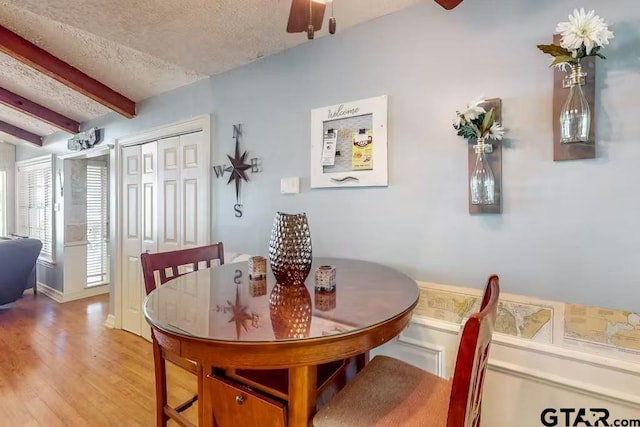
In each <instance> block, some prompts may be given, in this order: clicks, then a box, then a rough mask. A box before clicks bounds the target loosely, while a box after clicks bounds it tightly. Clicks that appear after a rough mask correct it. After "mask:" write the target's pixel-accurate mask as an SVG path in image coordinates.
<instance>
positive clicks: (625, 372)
mask: <svg viewBox="0 0 640 427" xmlns="http://www.w3.org/2000/svg"><path fill="white" fill-rule="evenodd" d="M458 340H459V327H458V326H457V325H455V324H452V323H447V322H442V321H438V320H435V319H431V318H425V317H421V316H414V318H413V320H412V322H411V324H410V326H409V327H408V328H407V329H406V330H405V331H404V332H403V333H402V334H401V335H400V336H399V337H398V338H397V339H396V340H394V341H391V342H389V343H387V344H385V345H384V346H381V347H379V348H377V349H376V350H374V351H372V357H373V356H375V355H376V354H386V355H389V356H393V357H397V358H399V359H402V360H404V361H406V362H408V363H411V364H413V365H416V366H419V367H420V368H422V369H425V370H427V371H429V372H432V373H434V374H438V375H441V376H444V377H449V376H450V375H451V373H452V372H453V365H454V363H455V355H456V353H457V348H458ZM639 362H640V361H639ZM545 408H557V409H560V408H606V409H608V410H609V412H610V415H611V417H610V420H614V419H640V363H638V364H636V363H630V362H626V361H620V360H614V359H609V358H605V357H602V356H599V355H594V354H591V353H588V352H586V351H585V352H582V351H575V350H571V349H566V348H562V347H558V346H554V345H549V344H539V343H536V342H533V341H531V340H526V339H521V338H514V337H510V336H507V335H503V334H494V338H493V344H492V347H491V353H490V358H489V368H488V372H487V376H486V379H485V387H484V397H483V406H482V426H483V427H540V426H542V425H543V424H542V423H541V420H540V414H541V412H542V411H543V410H544V409H545ZM587 414H588V416H591V412H589V411H587ZM558 415H559V422H558V426H564V425H565V420H564V415H563V414H560V413H558ZM594 419H595V418H591V420H592V421H593V420H594ZM571 422H572V423H573V419H572V421H571ZM569 425H572V424H569ZM578 425H585V424H582V423H580V424H578Z"/></svg>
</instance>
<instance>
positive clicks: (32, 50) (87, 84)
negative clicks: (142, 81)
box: [0, 25, 136, 119]
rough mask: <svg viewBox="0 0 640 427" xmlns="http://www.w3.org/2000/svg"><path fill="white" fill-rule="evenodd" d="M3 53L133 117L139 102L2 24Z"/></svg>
mask: <svg viewBox="0 0 640 427" xmlns="http://www.w3.org/2000/svg"><path fill="white" fill-rule="evenodd" d="M0 52H3V53H5V54H7V55H9V56H11V57H12V58H15V59H17V60H18V61H20V62H22V63H24V64H26V65H28V66H30V67H32V68H34V69H36V70H38V71H40V72H41V73H43V74H45V75H47V76H49V77H51V78H52V79H54V80H57V81H59V82H60V83H62V84H64V85H66V86H68V87H70V88H71V89H73V90H75V91H77V92H80V93H81V94H83V95H85V96H88V97H89V98H91V99H93V100H94V101H96V102H98V103H100V104H102V105H104V106H105V107H107V108H110V109H112V110H113V111H115V112H117V113H120V114H122V115H123V116H125V117H127V118H129V119H131V118H133V117H135V115H136V103H135V102H133V101H132V100H130V99H129V98H127V97H125V96H123V95H121V94H119V93H118V92H116V91H114V90H113V89H111V88H109V87H108V86H106V85H104V84H102V83H100V82H99V81H97V80H95V79H94V78H92V77H90V76H88V75H86V74H85V73H83V72H82V71H80V70H78V69H77V68H75V67H73V66H72V65H69V64H67V63H66V62H64V61H62V60H61V59H59V58H56V57H55V56H53V55H52V54H50V53H49V52H47V51H46V50H44V49H41V48H39V47H38V46H36V45H35V44H33V43H31V42H30V41H29V40H26V39H24V38H22V37H20V36H19V35H17V34H16V33H14V32H13V31H11V30H9V29H7V28H5V27H3V26H1V25H0Z"/></svg>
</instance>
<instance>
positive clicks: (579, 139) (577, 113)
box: [560, 64, 591, 144]
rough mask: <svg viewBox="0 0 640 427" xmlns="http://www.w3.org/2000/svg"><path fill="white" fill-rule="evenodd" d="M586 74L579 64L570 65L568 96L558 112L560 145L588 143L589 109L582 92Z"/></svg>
mask: <svg viewBox="0 0 640 427" xmlns="http://www.w3.org/2000/svg"><path fill="white" fill-rule="evenodd" d="M585 76H586V73H583V72H582V67H581V66H580V64H572V65H571V74H569V76H568V80H569V96H568V97H567V100H566V101H565V103H564V105H563V107H562V110H560V142H561V143H562V144H575V143H588V142H589V130H590V127H591V109H590V108H589V103H588V102H587V99H586V98H585V96H584V93H583V91H582V81H583V79H584V77H585Z"/></svg>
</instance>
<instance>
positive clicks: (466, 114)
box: [459, 98, 487, 122]
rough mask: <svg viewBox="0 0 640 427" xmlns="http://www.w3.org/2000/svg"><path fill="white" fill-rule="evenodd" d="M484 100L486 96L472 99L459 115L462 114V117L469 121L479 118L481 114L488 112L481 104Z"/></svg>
mask: <svg viewBox="0 0 640 427" xmlns="http://www.w3.org/2000/svg"><path fill="white" fill-rule="evenodd" d="M484 101H485V100H484V98H478V99H475V100H473V101H471V102H470V103H468V104H467V108H466V109H464V110H463V111H462V112H461V113H459V116H462V118H463V119H464V120H465V121H467V122H470V121H472V120H475V119H477V118H478V116H479V115H480V114H483V113H486V112H487V111H486V110H485V109H484V108H482V107H481V106H480V104H482V103H483V102H484Z"/></svg>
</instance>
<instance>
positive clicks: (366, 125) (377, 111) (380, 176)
mask: <svg viewBox="0 0 640 427" xmlns="http://www.w3.org/2000/svg"><path fill="white" fill-rule="evenodd" d="M387 184H388V177H387V96H386V95H384V96H378V97H375V98H367V99H361V100H359V101H353V102H344V103H341V104H337V105H330V106H328V107H322V108H316V109H314V110H312V111H311V188H323V187H371V186H386V185H387Z"/></svg>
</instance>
